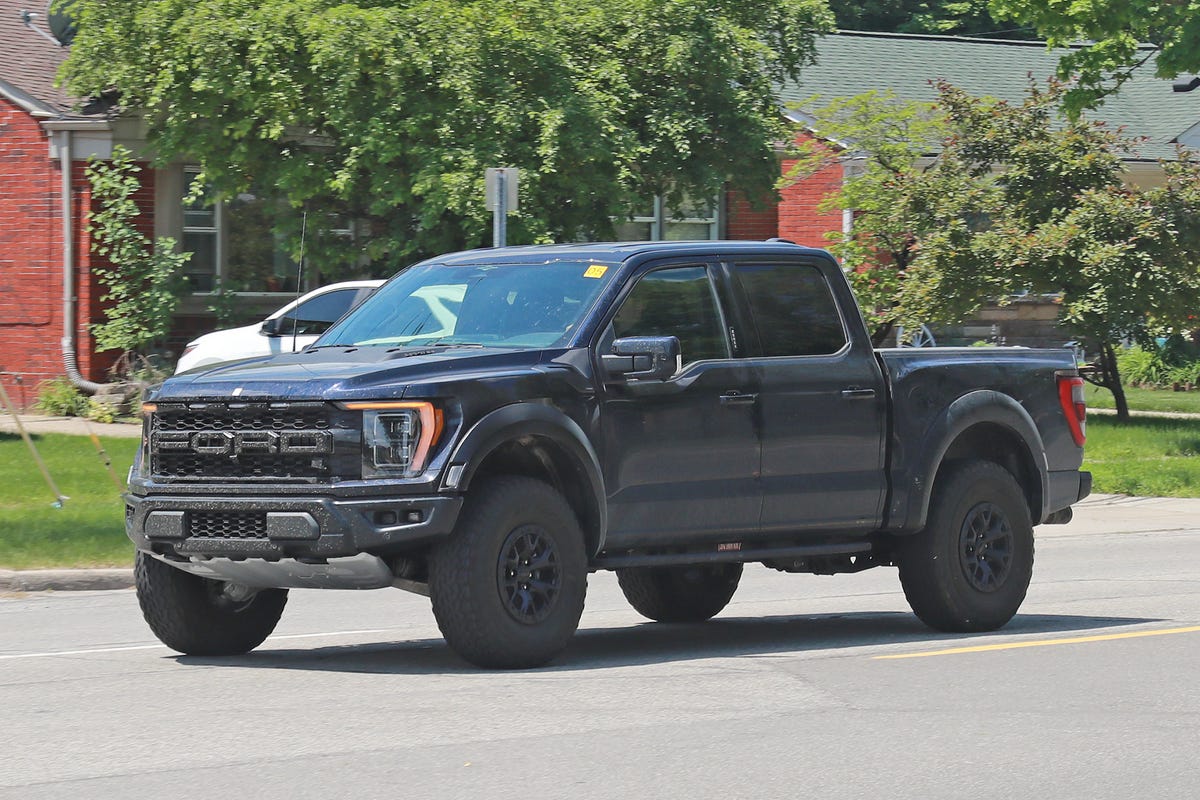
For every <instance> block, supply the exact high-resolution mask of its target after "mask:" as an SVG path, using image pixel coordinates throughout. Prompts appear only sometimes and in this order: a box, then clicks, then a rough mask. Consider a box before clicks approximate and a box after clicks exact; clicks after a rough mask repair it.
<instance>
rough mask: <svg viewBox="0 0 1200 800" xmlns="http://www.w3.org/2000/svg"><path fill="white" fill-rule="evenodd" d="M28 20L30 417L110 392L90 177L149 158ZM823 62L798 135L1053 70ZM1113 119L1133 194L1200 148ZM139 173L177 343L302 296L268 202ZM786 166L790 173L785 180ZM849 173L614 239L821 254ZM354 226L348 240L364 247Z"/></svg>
mask: <svg viewBox="0 0 1200 800" xmlns="http://www.w3.org/2000/svg"><path fill="white" fill-rule="evenodd" d="M28 7H29V4H28V3H22V2H15V0H0V380H4V381H5V386H6V387H8V388H9V390H10V393H12V394H14V398H15V399H16V400H17V401H18V402H19V403H21V404H24V405H28V404H30V403H32V401H33V399H34V397H35V388H36V385H37V384H38V383H39V382H41V381H43V380H46V379H49V378H54V377H58V376H62V375H64V374H65V375H68V376H70V377H71V378H72V380H73V381H74V382H75V383H76V384H77V385H80V386H81V387H83V388H85V390H89V391H93V390H94V389H95V388H96V384H97V383H99V382H102V381H104V380H105V378H106V373H107V370H108V368H109V367H110V366H111V363H112V355H111V354H99V355H97V354H95V353H94V352H93V341H92V338H91V335H90V332H89V326H90V325H91V324H93V323H95V322H97V321H100V320H101V318H102V314H101V307H100V301H99V297H100V294H101V292H100V287H98V286H97V285H96V282H95V280H94V277H93V273H92V270H93V268H94V267H95V266H96V265H97V261H96V258H97V257H96V256H95V255H94V254H92V253H91V252H90V247H89V240H88V236H87V233H86V221H87V217H88V213H89V211H90V210H91V193H90V189H89V186H88V184H87V181H86V180H85V179H84V177H83V169H84V166H85V164H86V161H87V159H88V158H90V157H98V158H105V157H108V156H109V155H111V153H112V148H113V147H114V146H116V145H123V146H125V147H127V148H129V149H130V150H131V151H132V152H134V154H135V157H136V155H137V154H138V153H140V152H144V142H143V140H142V137H141V135H140V130H139V121H138V120H136V119H129V118H120V117H117V116H114V115H112V114H111V113H108V112H107V110H106V109H104V108H102V107H100V106H96V105H93V106H90V107H88V106H84V107H83V110H77V108H78V106H79V104H78V103H76V102H74V101H73V100H72V98H69V97H67V96H65V95H64V94H63V92H62V91H61V90H60V89H58V88H56V87H55V86H54V76H55V74H56V71H57V69H58V66H59V64H60V63H61V62H62V60H63V58H64V57H65V54H66V51H65V50H64V49H63V48H60V47H59V46H58V45H57V44H55V43H54V42H52V41H50V40H48V38H47V36H44V35H42V33H45V27H44V24H45V23H44V19H43V18H42V17H40V16H39V17H38V18H35V19H34V20H32V22H29V23H27V22H25V21H23V20H22V15H21V11H22V10H23V9H25V8H28ZM39 7H40V6H39ZM35 27H40V28H42V33H39V32H38V31H36V30H34V29H33V28H35ZM818 54H819V60H818V63H817V64H815V65H813V66H811V67H808V68H806V69H805V70H804V73H803V80H802V81H801V83H800V84H798V85H787V86H784V87H782V88H781V92H780V99H781V103H782V104H783V105H784V107H785V109H786V110H785V113H787V114H788V115H789V117H791V118H792V119H793V120H794V121H796V122H797V125H798V129H799V130H800V133H799V134H798V135H805V134H804V133H803V129H804V122H805V118H804V116H803V115H802V114H801V113H799V112H797V111H796V110H795V109H794V108H793V107H792V106H793V105H794V104H795V103H796V102H798V101H802V100H805V99H807V98H809V97H811V96H812V95H814V94H818V93H819V94H821V95H822V96H824V97H827V98H831V97H835V96H840V95H852V94H859V93H861V92H864V91H867V90H869V89H877V90H885V89H892V90H893V91H894V92H896V94H897V95H898V96H899V97H901V98H903V99H932V98H933V89H932V88H931V87H930V85H929V81H930V80H932V79H937V78H942V77H944V78H947V79H949V80H951V81H953V82H954V83H956V84H957V85H959V86H961V87H963V88H964V89H966V90H967V91H969V92H972V93H976V94H990V95H993V96H998V97H1001V98H1011V99H1017V98H1019V97H1020V96H1021V94H1022V93H1023V91H1024V89H1025V87H1026V85H1027V80H1028V78H1027V76H1028V75H1029V74H1031V73H1032V74H1034V75H1050V74H1052V73H1053V70H1054V66H1055V63H1056V60H1057V57H1056V55H1054V54H1052V53H1047V52H1046V50H1045V47H1044V46H1043V45H1042V44H1040V43H1029V42H1007V41H1004V42H1001V41H980V40H969V39H957V38H953V37H939V36H914V35H893V34H859V33H840V34H835V35H831V36H827V37H825V38H823V39H822V40H821V41H820V43H819V46H818ZM1102 116H1104V117H1106V118H1107V119H1109V120H1110V122H1114V123H1116V124H1123V125H1125V127H1126V129H1127V131H1128V132H1129V133H1131V134H1134V135H1141V136H1145V137H1146V143H1145V145H1144V146H1143V147H1142V151H1141V152H1140V153H1138V154H1137V156H1136V157H1133V158H1130V159H1129V160H1128V167H1129V171H1130V179H1131V180H1132V181H1136V182H1140V183H1151V182H1153V181H1155V180H1157V179H1158V177H1159V176H1160V175H1161V169H1160V168H1159V166H1158V159H1160V158H1173V157H1174V152H1175V151H1174V143H1175V142H1183V143H1196V144H1200V91H1197V92H1173V91H1172V85H1171V83H1170V82H1169V81H1163V80H1158V79H1155V78H1153V76H1152V75H1151V74H1150V73H1149V72H1139V74H1138V75H1137V76H1136V77H1135V78H1134V79H1133V80H1131V81H1130V82H1129V83H1128V84H1127V85H1126V87H1125V88H1123V89H1122V91H1121V93H1120V94H1119V95H1118V96H1117V97H1115V98H1113V99H1112V100H1110V101H1109V103H1108V104H1106V105H1105V107H1104V112H1103V114H1102ZM848 163H849V162H847V164H848ZM143 166H144V169H143V171H142V173H141V177H142V187H143V188H142V192H141V193H140V195H139V197H138V201H139V206H140V207H141V208H142V211H143V216H142V218H141V225H142V227H143V232H144V233H146V234H148V235H154V236H170V237H173V238H175V239H176V240H177V241H179V242H180V244H181V246H182V247H183V249H185V250H187V251H189V252H191V253H193V256H192V260H191V263H190V264H189V267H188V269H187V274H188V278H189V280H190V281H191V283H192V286H193V288H194V289H195V292H194V293H193V294H192V295H191V296H189V297H187V298H185V300H184V303H183V306H182V307H181V310H180V313H179V315H178V317H177V319H178V330H177V332H176V336H175V337H174V338H173V341H172V345H174V346H175V347H178V345H179V344H181V343H182V342H183V341H186V339H187V338H188V337H189V336H190V335H191V334H193V333H196V332H200V331H203V330H205V329H211V328H212V327H214V326H215V322H214V318H213V314H212V313H211V312H209V311H208V310H207V306H209V305H211V304H212V302H213V296H212V292H213V291H214V290H215V289H216V288H218V287H220V286H222V285H224V286H226V287H228V286H231V285H235V286H237V288H238V290H239V295H238V298H239V302H240V303H241V304H243V305H245V306H247V308H248V310H249V311H250V312H251V313H257V312H258V311H265V310H268V309H272V308H275V307H278V306H279V305H281V304H282V303H283V302H285V301H286V300H287V299H288V298H290V297H291V296H292V293H293V292H294V291H295V289H296V287H295V283H294V281H295V279H294V277H293V270H294V267H293V266H292V264H291V261H290V259H288V258H287V257H286V255H285V254H283V253H281V252H280V251H279V249H278V248H277V247H276V246H275V240H274V237H273V236H272V233H271V231H270V229H269V226H268V225H267V224H266V222H265V221H266V219H267V216H268V214H267V213H265V212H266V211H267V210H269V206H270V204H271V203H272V202H273V200H272V199H271V198H265V197H256V196H254V195H252V194H249V193H247V194H244V195H240V196H239V197H237V198H232V199H230V200H229V201H227V202H224V203H219V204H216V205H215V206H211V207H207V208H205V207H202V206H200V205H191V206H186V207H185V205H184V202H183V197H184V195H185V194H186V192H187V189H188V187H189V185H190V182H191V181H192V180H193V178H194V176H195V171H194V170H192V169H190V168H189V166H188V165H186V164H175V165H171V166H167V167H161V168H151V167H150V165H149V164H148V163H146V164H143ZM790 167H791V162H790V161H788V160H781V164H780V169H781V175H784V174H787V172H788V171H789V168H790ZM845 168H848V167H844V166H843V165H841V164H836V165H834V166H831V167H829V168H827V169H825V170H824V171H822V172H820V173H818V174H816V175H813V176H811V177H809V178H807V179H805V180H804V181H802V182H799V183H795V184H792V185H790V186H787V187H786V188H784V189H783V190H782V191H781V196H780V199H779V201H778V202H769V203H767V204H766V205H765V206H752V205H751V204H750V203H748V202H747V201H746V199H745V198H743V197H741V196H740V195H738V194H736V193H733V192H726V193H725V194H724V196H722V197H720V198H718V199H717V200H716V201H713V202H700V203H694V204H692V205H694V206H695V207H694V208H691V209H690V210H685V211H684V212H683V213H676V212H673V211H671V210H669V209H665V208H663V204H662V203H661V201H655V202H653V203H648V204H647V208H646V209H645V210H644V213H642V214H639V215H638V216H635V217H634V218H633V219H631V220H630V221H629V222H627V223H624V224H622V225H620V226H618V235H619V237H620V238H624V239H709V238H711V239H718V238H730V239H765V238H769V237H772V236H780V237H783V238H785V239H791V240H793V241H796V242H800V243H802V244H808V245H816V246H820V245H822V244H823V243H824V242H825V234H826V233H828V232H830V231H836V230H846V229H848V227H849V226H850V225H851V224H852V219H853V215H852V213H851V212H850V211H849V210H847V211H844V212H841V213H826V214H821V213H819V212H818V211H817V204H818V203H819V202H820V201H821V199H822V198H823V197H824V196H825V195H826V194H828V193H829V192H830V191H832V190H833V189H835V188H836V187H837V186H838V185H839V184H840V183H841V181H842V180H843V172H844V169H845ZM352 227H353V226H350V227H348V229H347V231H346V235H354V231H353V230H352ZM18 380H19V381H20V383H19V384H17V381H18Z"/></svg>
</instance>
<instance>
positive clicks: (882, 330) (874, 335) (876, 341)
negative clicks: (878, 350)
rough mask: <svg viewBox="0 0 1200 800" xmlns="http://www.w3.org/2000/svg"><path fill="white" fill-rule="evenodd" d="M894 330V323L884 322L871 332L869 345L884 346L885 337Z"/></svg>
mask: <svg viewBox="0 0 1200 800" xmlns="http://www.w3.org/2000/svg"><path fill="white" fill-rule="evenodd" d="M895 330H896V323H894V322H884V323H881V324H880V325H879V327H877V328H876V329H875V330H874V331H872V332H871V346H872V347H884V346H885V344H886V342H887V339H888V337H889V336H891V335H892V333H893V332H894V331H895Z"/></svg>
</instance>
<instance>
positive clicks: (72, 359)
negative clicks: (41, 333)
mask: <svg viewBox="0 0 1200 800" xmlns="http://www.w3.org/2000/svg"><path fill="white" fill-rule="evenodd" d="M71 134H72V132H71V130H69V129H68V130H59V131H57V132H56V135H57V136H58V137H59V143H58V158H59V164H60V167H61V170H60V171H61V172H62V225H63V308H62V316H63V337H62V358H63V368H64V369H66V371H67V378H68V379H69V380H70V381H71V383H72V384H74V385H75V386H76V387H77V388H79V389H81V390H83V391H85V392H87V393H88V394H95V393H96V392H98V391H100V389H101V387H102V386H103V384H100V383H95V382H94V381H89V380H87V379H86V378H84V377H83V375H82V374H80V372H79V363H78V361H77V358H76V355H75V235H74V231H73V227H74V226H73V222H72V219H71Z"/></svg>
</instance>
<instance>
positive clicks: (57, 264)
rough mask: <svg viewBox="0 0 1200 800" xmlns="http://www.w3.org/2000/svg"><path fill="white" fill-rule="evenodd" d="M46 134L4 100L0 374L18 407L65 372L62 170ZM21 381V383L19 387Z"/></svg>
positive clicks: (0, 114)
mask: <svg viewBox="0 0 1200 800" xmlns="http://www.w3.org/2000/svg"><path fill="white" fill-rule="evenodd" d="M49 152H50V148H49V142H48V140H47V137H46V134H45V133H44V132H43V131H42V128H41V126H40V125H38V124H37V122H36V121H35V120H34V119H33V118H32V117H30V116H29V114H27V113H26V112H25V110H24V109H22V108H21V107H20V106H17V105H15V104H13V103H11V102H9V101H8V100H7V99H5V98H0V372H5V373H11V374H7V375H0V380H3V381H4V386H5V388H6V389H7V390H8V392H9V394H10V395H11V396H12V398H13V400H15V401H16V402H17V403H18V404H20V405H22V406H27V405H29V404H31V403H32V402H33V400H34V398H35V397H36V387H37V384H38V383H39V382H41V381H43V380H46V379H48V378H53V377H56V376H58V375H62V374H63V369H62V366H61V364H62V358H61V356H60V345H59V340H60V339H61V338H62V318H61V314H62V223H61V221H60V216H59V196H60V194H59V191H60V189H59V177H58V176H59V171H58V165H57V164H56V163H55V162H53V161H51V159H50V156H49ZM18 380H19V381H20V383H18Z"/></svg>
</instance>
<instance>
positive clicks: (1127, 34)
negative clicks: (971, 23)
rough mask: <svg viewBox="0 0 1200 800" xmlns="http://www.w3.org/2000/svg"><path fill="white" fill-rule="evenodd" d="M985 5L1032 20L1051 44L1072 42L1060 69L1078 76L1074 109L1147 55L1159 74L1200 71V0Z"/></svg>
mask: <svg viewBox="0 0 1200 800" xmlns="http://www.w3.org/2000/svg"><path fill="white" fill-rule="evenodd" d="M989 8H990V9H991V12H992V14H993V16H995V17H996V18H997V19H1007V20H1016V21H1019V22H1021V23H1025V24H1028V25H1031V26H1033V27H1034V28H1035V29H1036V31H1037V32H1038V34H1039V35H1040V36H1042V37H1044V38H1045V39H1046V41H1047V43H1048V44H1049V45H1050V46H1051V47H1071V48H1072V49H1071V50H1070V51H1069V52H1067V53H1066V54H1064V55H1063V57H1062V59H1061V60H1060V61H1059V70H1058V71H1059V77H1060V78H1062V79H1063V80H1067V79H1070V78H1074V79H1076V80H1077V83H1076V84H1075V85H1074V86H1073V87H1072V88H1071V90H1070V91H1069V92H1068V93H1067V96H1066V106H1067V109H1068V111H1069V112H1070V113H1071V114H1073V115H1074V114H1078V113H1079V112H1080V111H1081V110H1082V109H1084V108H1087V107H1090V106H1094V105H1096V104H1097V103H1098V102H1100V101H1101V100H1102V99H1103V98H1104V97H1105V96H1106V95H1108V94H1110V93H1112V92H1114V91H1116V90H1118V89H1119V88H1120V86H1121V84H1123V83H1124V82H1125V81H1126V80H1128V79H1129V78H1130V76H1131V75H1132V74H1133V71H1134V70H1135V69H1137V68H1139V67H1141V66H1143V65H1144V64H1147V63H1148V62H1150V61H1151V60H1153V67H1154V71H1155V74H1156V75H1158V77H1160V78H1174V77H1176V76H1178V75H1181V74H1188V73H1197V72H1200V48H1197V47H1196V43H1197V41H1200V6H1197V5H1196V4H1195V3H1187V2H1161V0H1087V1H1086V2H1066V0H1055V1H1054V2H1046V0H990V2H989ZM1142 44H1149V45H1151V47H1150V48H1145V47H1140V45H1142Z"/></svg>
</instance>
